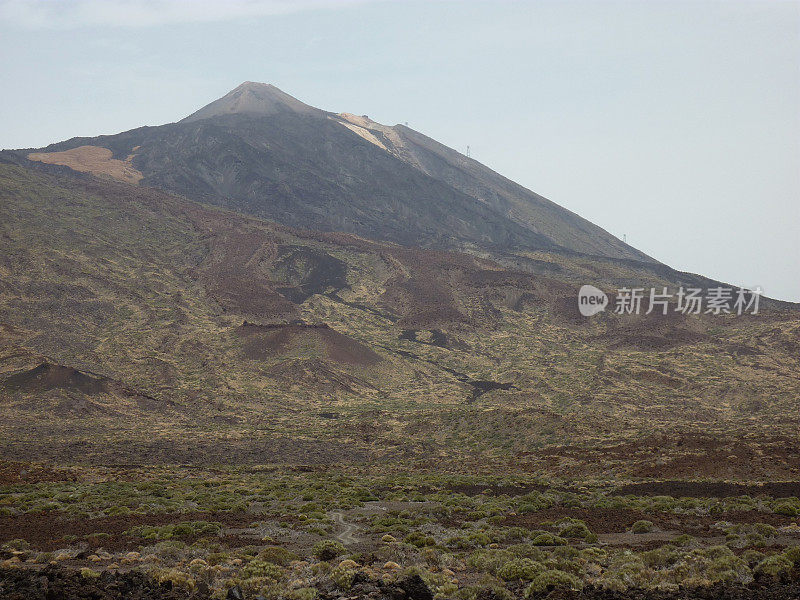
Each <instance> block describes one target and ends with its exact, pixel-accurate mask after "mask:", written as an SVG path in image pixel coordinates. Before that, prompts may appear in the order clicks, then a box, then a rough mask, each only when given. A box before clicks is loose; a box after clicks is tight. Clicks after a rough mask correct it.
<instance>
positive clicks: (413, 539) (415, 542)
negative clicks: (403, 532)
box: [403, 531, 436, 548]
mask: <svg viewBox="0 0 800 600" xmlns="http://www.w3.org/2000/svg"><path fill="white" fill-rule="evenodd" d="M403 541H404V542H405V543H406V544H411V545H412V546H416V547H417V548H424V547H425V546H435V545H436V540H435V539H433V537H431V536H429V535H425V534H424V533H421V532H419V531H412V532H411V533H409V534H408V535H407V536H406V537H405V538H404V539H403Z"/></svg>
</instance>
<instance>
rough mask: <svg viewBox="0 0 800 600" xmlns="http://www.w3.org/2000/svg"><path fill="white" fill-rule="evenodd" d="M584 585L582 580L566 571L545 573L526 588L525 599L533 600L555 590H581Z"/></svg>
mask: <svg viewBox="0 0 800 600" xmlns="http://www.w3.org/2000/svg"><path fill="white" fill-rule="evenodd" d="M582 587H583V584H582V582H581V580H580V579H578V578H577V577H575V576H574V575H570V574H569V573H565V572H564V571H558V570H552V571H544V572H543V573H540V574H539V575H537V576H536V577H535V578H534V580H533V581H531V583H530V585H529V586H528V587H527V588H525V597H526V598H531V597H533V596H536V595H538V594H544V593H545V592H548V591H550V590H553V589H565V590H576V591H577V590H580V589H581V588H582Z"/></svg>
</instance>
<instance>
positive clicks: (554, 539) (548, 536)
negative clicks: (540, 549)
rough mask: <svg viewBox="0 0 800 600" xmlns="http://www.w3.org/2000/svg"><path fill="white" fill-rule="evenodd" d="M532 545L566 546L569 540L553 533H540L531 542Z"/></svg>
mask: <svg viewBox="0 0 800 600" xmlns="http://www.w3.org/2000/svg"><path fill="white" fill-rule="evenodd" d="M531 544H533V545H534V546H565V545H566V544H567V540H565V539H564V538H562V537H559V536H557V535H553V534H552V533H540V534H539V535H537V536H536V537H535V538H533V540H531Z"/></svg>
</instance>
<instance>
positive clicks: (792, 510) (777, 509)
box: [772, 498, 800, 517]
mask: <svg viewBox="0 0 800 600" xmlns="http://www.w3.org/2000/svg"><path fill="white" fill-rule="evenodd" d="M772 512H774V513H776V514H778V515H786V516H787V517H797V516H800V500H798V499H797V498H787V499H785V500H781V501H779V502H776V503H775V504H774V505H773V506H772Z"/></svg>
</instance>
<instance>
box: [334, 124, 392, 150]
mask: <svg viewBox="0 0 800 600" xmlns="http://www.w3.org/2000/svg"><path fill="white" fill-rule="evenodd" d="M334 120H335V121H336V122H337V123H341V124H342V125H344V126H345V127H347V128H348V129H349V130H350V131H352V132H353V133H355V134H356V135H358V136H360V137H362V138H364V139H365V140H367V141H368V142H369V143H371V144H375V145H376V146H378V147H379V148H382V149H384V150H387V151H388V148H387V147H386V146H384V145H383V144H382V143H381V141H380V140H379V139H378V138H376V137H375V135H374V134H373V133H372V132H371V131H370V130H369V129H364V128H363V127H359V126H358V125H354V124H353V123H348V122H347V121H338V120H336V119H334Z"/></svg>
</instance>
